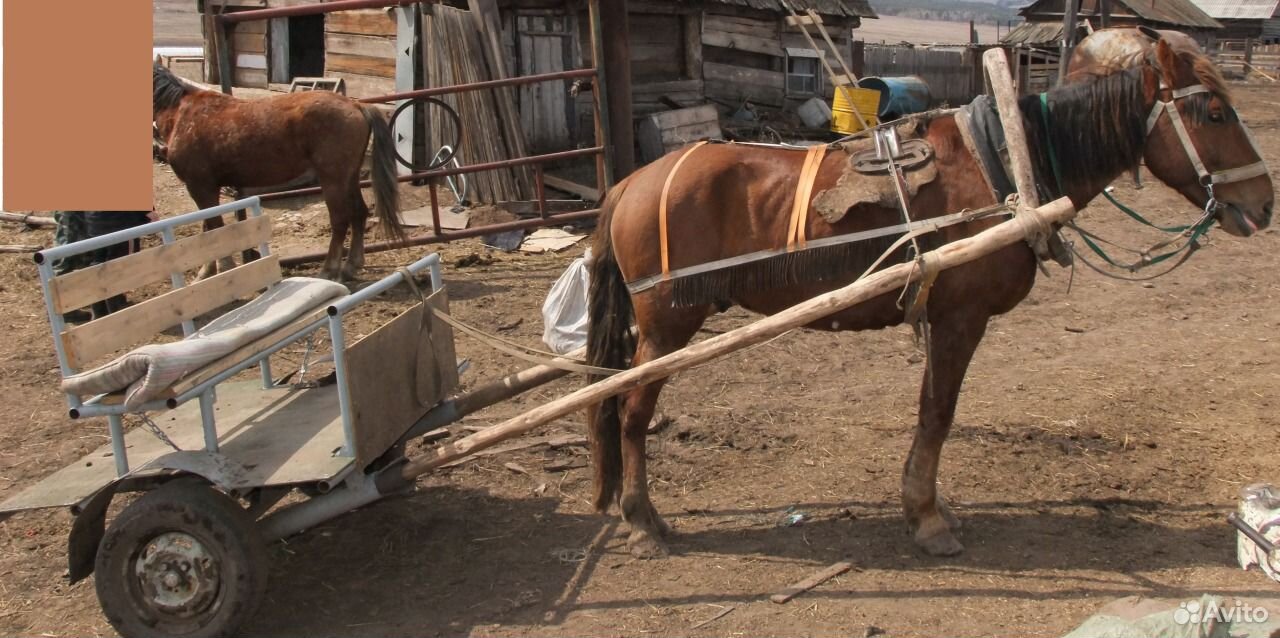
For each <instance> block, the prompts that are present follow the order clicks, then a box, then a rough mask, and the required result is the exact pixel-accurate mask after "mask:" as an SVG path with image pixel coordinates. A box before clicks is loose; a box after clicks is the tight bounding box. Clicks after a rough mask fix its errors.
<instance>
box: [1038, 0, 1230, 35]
mask: <svg viewBox="0 0 1280 638" xmlns="http://www.w3.org/2000/svg"><path fill="white" fill-rule="evenodd" d="M1114 3H1115V4H1113V5H1112V11H1113V12H1115V5H1123V6H1124V8H1126V9H1128V10H1129V11H1130V12H1131V13H1133V14H1134V15H1136V16H1138V17H1140V18H1142V19H1143V20H1145V21H1147V22H1151V23H1156V24H1157V26H1158V25H1169V26H1174V27H1191V28H1196V29H1221V28H1222V24H1221V23H1220V22H1218V21H1217V20H1214V19H1213V18H1211V17H1209V15H1208V14H1207V13H1205V12H1204V11H1202V10H1200V7H1197V6H1196V4H1195V3H1194V2H1192V0H1114ZM1063 4H1064V2H1063V0H1040V1H1039V2H1036V3H1035V4H1032V5H1031V6H1029V7H1025V8H1023V9H1022V10H1021V11H1019V12H1018V13H1019V14H1021V15H1023V16H1024V17H1026V18H1027V19H1028V20H1033V19H1035V18H1036V17H1041V18H1044V17H1052V16H1057V18H1058V19H1059V20H1061V19H1062V11H1063V8H1062V7H1063ZM1096 13H1097V2H1096V0H1095V2H1088V1H1086V2H1082V3H1081V11H1080V15H1081V17H1084V16H1089V15H1094V14H1096Z"/></svg>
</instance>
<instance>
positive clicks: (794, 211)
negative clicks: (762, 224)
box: [787, 144, 827, 250]
mask: <svg viewBox="0 0 1280 638" xmlns="http://www.w3.org/2000/svg"><path fill="white" fill-rule="evenodd" d="M826 155H827V145H826V144H818V145H815V146H810V147H809V151H808V153H806V154H805V156H804V164H803V165H802V166H801V168H800V179H799V181H798V182H796V195H795V201H794V202H792V204H791V224H790V226H789V228H788V229H787V250H795V249H796V248H804V244H805V229H806V228H807V227H808V225H809V201H810V200H811V199H812V198H813V183H814V182H815V181H816V180H817V179H818V168H820V167H821V166H822V160H823V158H824V157H826Z"/></svg>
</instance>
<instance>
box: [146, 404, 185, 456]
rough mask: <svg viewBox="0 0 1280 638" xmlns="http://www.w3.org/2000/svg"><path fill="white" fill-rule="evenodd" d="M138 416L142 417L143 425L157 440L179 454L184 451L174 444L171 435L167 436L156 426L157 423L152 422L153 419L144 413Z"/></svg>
mask: <svg viewBox="0 0 1280 638" xmlns="http://www.w3.org/2000/svg"><path fill="white" fill-rule="evenodd" d="M138 416H139V417H142V425H143V426H145V427H146V428H147V430H149V431H150V432H151V434H153V435H155V437H156V438H157V439H160V440H161V441H162V442H163V443H164V444H165V445H168V446H169V447H171V448H173V449H174V450H176V451H178V452H181V451H182V448H180V447H178V444H177V443H174V442H173V439H171V438H169V435H167V434H165V433H164V430H161V429H160V426H158V425H156V422H155V421H152V420H151V417H149V416H147V415H146V414H144V413H142V412H139V413H138Z"/></svg>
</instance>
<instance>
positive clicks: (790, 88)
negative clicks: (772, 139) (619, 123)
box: [499, 0, 876, 149]
mask: <svg viewBox="0 0 1280 638" xmlns="http://www.w3.org/2000/svg"><path fill="white" fill-rule="evenodd" d="M790 4H791V6H792V8H794V9H795V10H797V11H804V10H805V9H807V8H811V9H813V10H814V11H815V12H816V13H818V14H819V15H820V16H821V18H822V21H823V28H825V29H826V30H827V33H828V35H829V36H830V37H831V39H832V40H833V41H834V43H835V44H836V47H837V49H838V50H839V52H840V56H841V57H842V58H843V59H844V61H845V63H846V64H848V63H849V62H850V60H851V58H852V55H851V52H852V30H853V29H856V28H857V27H858V26H859V25H860V24H861V21H862V19H863V18H875V17H876V14H875V12H874V11H872V9H871V7H870V6H869V5H868V2H867V0H790ZM499 7H500V9H501V16H502V22H503V35H504V42H505V43H506V46H507V49H508V57H509V62H510V68H512V69H516V70H517V72H518V74H520V75H531V74H534V73H549V72H553V71H560V70H565V69H572V68H580V67H585V66H591V64H592V61H591V39H590V36H589V26H590V25H589V21H588V19H587V13H586V8H585V3H583V2H580V1H576V0H505V1H504V0H499ZM627 7H628V10H629V13H628V23H629V27H630V28H629V31H630V35H631V55H632V60H631V81H632V89H631V91H632V97H633V105H634V106H633V108H634V114H635V116H636V117H637V118H641V117H644V116H645V115H648V114H650V113H654V112H657V111H665V110H668V109H672V108H678V107H692V106H698V105H701V104H706V103H713V104H715V105H716V106H717V107H718V108H719V109H720V111H721V112H722V113H732V112H734V111H737V110H738V109H740V108H741V107H742V106H743V104H744V103H747V102H750V103H751V104H752V105H753V106H755V107H764V108H767V109H779V110H791V109H794V108H796V107H797V106H799V105H800V104H801V103H803V102H804V101H805V100H808V99H809V98H812V97H814V96H819V97H827V98H830V97H831V96H832V95H833V94H834V88H833V87H832V86H831V83H830V82H829V81H828V80H827V77H826V73H825V72H824V71H823V69H822V66H821V64H820V61H819V59H818V58H819V56H821V55H824V52H825V51H826V49H827V46H826V44H825V42H823V40H822V38H821V36H820V35H819V34H818V32H817V30H816V28H812V29H811V33H812V34H813V38H814V39H815V40H816V41H817V43H818V46H819V49H817V50H815V49H814V48H813V47H812V46H811V45H810V44H809V43H808V41H807V40H805V38H804V36H803V35H802V34H801V33H800V31H799V27H795V26H790V25H788V24H787V17H788V15H789V14H788V12H787V10H786V8H785V7H784V5H783V4H782V2H781V1H780V0H702V1H694V2H690V1H686V0H678V1H672V0H630V1H629V2H628V3H627ZM825 55H828V56H829V55H830V54H829V53H828V54H825ZM829 62H830V63H831V65H832V66H833V67H834V68H836V69H837V70H838V69H839V68H840V67H839V65H838V64H837V63H836V61H835V60H829ZM568 84H569V83H567V82H566V87H567V86H568ZM549 89H550V87H548V86H545V85H544V86H541V87H536V86H528V87H524V88H523V89H522V90H521V95H520V99H519V103H520V109H521V112H522V114H523V115H524V119H525V122H526V124H525V131H526V134H527V135H528V136H529V137H530V141H531V142H532V143H533V145H534V146H535V147H536V148H539V149H556V148H568V147H571V146H573V145H574V144H576V143H581V142H583V141H585V140H588V139H590V136H591V96H590V95H589V94H587V93H586V92H583V93H580V94H579V95H578V97H577V98H576V99H575V98H573V97H571V96H570V95H569V92H568V91H567V90H565V91H551V90H549Z"/></svg>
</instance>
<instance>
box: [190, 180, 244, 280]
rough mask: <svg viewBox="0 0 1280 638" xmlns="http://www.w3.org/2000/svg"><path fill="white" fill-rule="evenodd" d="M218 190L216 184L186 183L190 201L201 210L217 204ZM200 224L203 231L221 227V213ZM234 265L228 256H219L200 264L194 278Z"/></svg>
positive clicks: (203, 277)
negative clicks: (214, 259) (216, 258)
mask: <svg viewBox="0 0 1280 638" xmlns="http://www.w3.org/2000/svg"><path fill="white" fill-rule="evenodd" d="M218 190H219V189H218V186H217V185H216V184H215V185H213V186H204V185H198V186H192V185H191V184H188V185H187V194H189V195H191V199H192V201H194V202H195V203H196V206H197V207H198V208H200V209H201V210H203V209H206V208H213V207H214V206H217V205H218V198H219V196H220V195H219V192H218ZM201 226H202V228H203V229H204V232H209V231H211V230H216V229H218V228H222V215H218V216H216V217H210V218H209V219H206V220H204V223H203V224H201ZM235 266H236V264H235V262H234V261H232V259H231V257H230V256H226V257H221V258H219V259H218V260H217V261H216V262H212V261H211V262H209V263H207V264H205V265H203V266H201V267H200V272H198V273H196V279H205V278H207V277H212V276H213V275H216V274H217V273H218V271H219V270H223V271H227V270H231V269H232V268H235Z"/></svg>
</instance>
